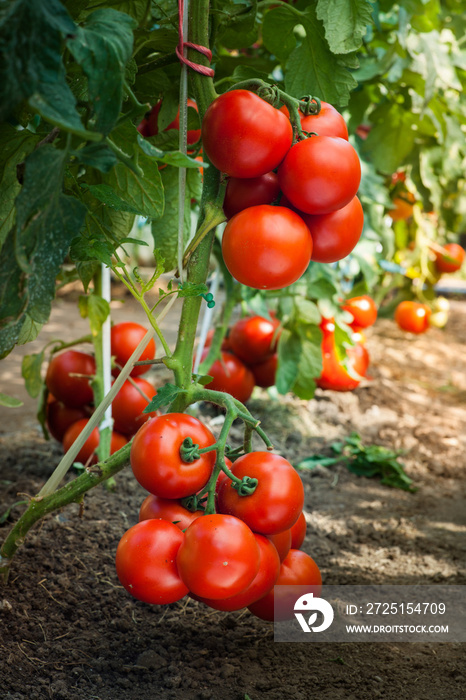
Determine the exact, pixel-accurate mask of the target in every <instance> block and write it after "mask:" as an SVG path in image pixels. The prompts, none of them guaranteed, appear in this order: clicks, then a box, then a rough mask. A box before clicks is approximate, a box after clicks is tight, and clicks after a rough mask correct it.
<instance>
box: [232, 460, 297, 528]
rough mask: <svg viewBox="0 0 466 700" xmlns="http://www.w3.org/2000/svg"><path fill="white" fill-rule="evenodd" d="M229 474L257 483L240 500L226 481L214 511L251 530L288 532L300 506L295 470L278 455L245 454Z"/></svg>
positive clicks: (235, 491) (236, 492)
mask: <svg viewBox="0 0 466 700" xmlns="http://www.w3.org/2000/svg"><path fill="white" fill-rule="evenodd" d="M231 471H232V473H233V474H234V475H235V476H236V477H238V478H239V479H242V478H243V477H245V476H249V477H251V478H252V479H257V480H258V485H257V488H256V490H255V491H254V493H253V494H251V495H250V496H240V495H239V494H238V491H237V490H236V489H234V488H233V487H232V485H231V484H232V481H231V479H226V480H225V481H224V482H223V484H222V485H221V487H220V489H219V492H218V509H219V511H220V512H221V513H229V514H230V515H234V516H235V517H237V518H241V520H244V522H245V523H246V524H247V525H249V527H250V528H251V530H254V532H259V533H261V534H263V535H274V534H276V533H277V532H282V531H283V530H287V529H288V528H290V527H291V526H292V525H294V523H295V522H296V520H297V519H298V517H299V514H300V513H301V511H302V509H303V504H304V488H303V483H302V481H301V477H300V476H299V474H298V472H297V471H296V469H294V468H293V467H292V466H291V464H290V463H289V462H287V460H286V459H284V458H283V457H280V456H279V455H275V454H271V453H270V452H249V453H248V454H245V455H243V456H242V457H240V458H239V459H237V460H236V461H235V463H234V464H233V467H232V469H231Z"/></svg>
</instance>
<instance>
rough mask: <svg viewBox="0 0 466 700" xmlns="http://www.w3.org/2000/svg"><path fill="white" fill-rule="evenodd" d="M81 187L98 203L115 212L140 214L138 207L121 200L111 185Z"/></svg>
mask: <svg viewBox="0 0 466 700" xmlns="http://www.w3.org/2000/svg"><path fill="white" fill-rule="evenodd" d="M82 187H83V189H86V190H88V191H89V192H90V193H91V194H92V196H93V197H95V198H96V199H98V200H99V202H102V203H103V204H106V205H107V206H108V207H110V208H111V209H114V210H115V211H127V212H130V213H131V214H140V213H141V212H140V210H139V208H138V207H135V206H134V205H133V204H130V203H129V202H127V201H125V200H124V199H121V198H120V197H119V196H118V195H117V193H116V192H115V190H114V188H113V187H112V186H111V185H106V184H105V183H102V184H101V185H85V184H83V185H82Z"/></svg>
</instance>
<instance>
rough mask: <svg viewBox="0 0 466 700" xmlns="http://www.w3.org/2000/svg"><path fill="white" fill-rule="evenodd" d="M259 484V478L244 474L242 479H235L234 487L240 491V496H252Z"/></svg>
mask: <svg viewBox="0 0 466 700" xmlns="http://www.w3.org/2000/svg"><path fill="white" fill-rule="evenodd" d="M258 485H259V480H258V479H255V478H252V477H250V476H243V478H242V479H241V481H240V482H239V483H238V481H234V482H233V483H232V485H231V486H232V488H234V489H236V491H238V496H251V495H252V494H253V493H254V491H255V490H256V488H257V486H258Z"/></svg>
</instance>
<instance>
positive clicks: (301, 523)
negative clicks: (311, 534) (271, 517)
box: [291, 513, 307, 549]
mask: <svg viewBox="0 0 466 700" xmlns="http://www.w3.org/2000/svg"><path fill="white" fill-rule="evenodd" d="M306 529H307V524H306V518H305V517H304V513H301V515H300V516H299V518H298V519H297V521H296V522H295V524H294V525H293V527H292V528H291V549H299V548H300V547H301V545H302V543H303V542H304V538H305V537H306Z"/></svg>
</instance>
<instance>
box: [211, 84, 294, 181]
mask: <svg viewBox="0 0 466 700" xmlns="http://www.w3.org/2000/svg"><path fill="white" fill-rule="evenodd" d="M292 141H293V129H292V127H291V123H290V121H289V119H287V118H286V117H285V115H284V114H283V113H282V112H280V111H279V110H278V109H275V108H274V107H272V106H271V105H270V104H268V102H265V100H262V99H261V98H260V97H258V96H257V95H256V94H254V93H253V92H249V90H230V91H229V92H224V93H223V95H220V96H219V97H217V99H216V100H214V101H213V102H212V103H211V105H210V106H209V108H208V109H207V112H206V113H205V116H204V119H203V122H202V144H203V148H204V151H205V153H206V154H207V156H208V158H209V160H210V161H211V162H212V163H213V165H214V166H215V167H216V168H217V169H218V170H221V171H222V172H224V173H227V174H228V175H231V176H232V177H244V178H252V177H259V176H260V175H265V173H268V172H270V171H271V170H274V169H275V168H276V167H277V166H278V165H279V164H280V163H281V161H282V160H283V158H284V157H285V155H286V153H287V152H288V150H289V149H290V147H291V144H292Z"/></svg>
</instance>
